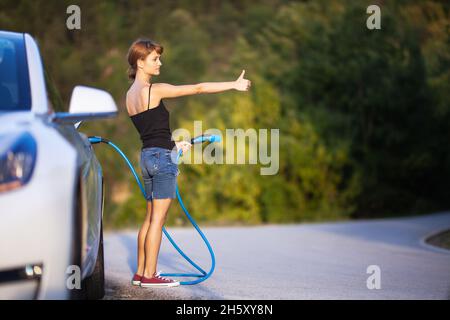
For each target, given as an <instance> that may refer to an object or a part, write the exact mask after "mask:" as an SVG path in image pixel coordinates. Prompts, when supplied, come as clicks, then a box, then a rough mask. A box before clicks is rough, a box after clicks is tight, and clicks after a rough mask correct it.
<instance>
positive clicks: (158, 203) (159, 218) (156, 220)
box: [144, 198, 172, 278]
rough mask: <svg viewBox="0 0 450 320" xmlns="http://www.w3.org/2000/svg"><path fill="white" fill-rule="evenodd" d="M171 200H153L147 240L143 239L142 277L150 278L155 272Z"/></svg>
mask: <svg viewBox="0 0 450 320" xmlns="http://www.w3.org/2000/svg"><path fill="white" fill-rule="evenodd" d="M171 201H172V199H170V198H169V199H153V212H152V216H151V219H150V227H149V229H148V233H147V238H146V239H145V268H144V277H146V278H151V277H153V274H154V273H155V272H156V265H157V262H158V254H159V248H160V246H161V237H162V228H163V226H164V223H165V222H166V217H167V211H168V210H169V207H170V203H171Z"/></svg>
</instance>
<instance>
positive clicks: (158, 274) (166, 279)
mask: <svg viewBox="0 0 450 320" xmlns="http://www.w3.org/2000/svg"><path fill="white" fill-rule="evenodd" d="M161 273H162V271H158V272H157V273H155V276H154V277H155V278H158V279H161V280H165V281H170V282H174V281H173V280H172V279H168V278H164V277H162V276H160V274H161Z"/></svg>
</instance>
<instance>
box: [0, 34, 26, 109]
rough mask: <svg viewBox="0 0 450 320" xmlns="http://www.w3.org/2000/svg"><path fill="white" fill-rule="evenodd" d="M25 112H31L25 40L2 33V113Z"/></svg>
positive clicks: (0, 63) (0, 70)
mask: <svg viewBox="0 0 450 320" xmlns="http://www.w3.org/2000/svg"><path fill="white" fill-rule="evenodd" d="M23 110H31V94H30V83H29V77H28V67H27V59H26V54H25V44H24V40H23V37H8V36H5V35H4V34H2V33H1V32H0V112H1V111H23Z"/></svg>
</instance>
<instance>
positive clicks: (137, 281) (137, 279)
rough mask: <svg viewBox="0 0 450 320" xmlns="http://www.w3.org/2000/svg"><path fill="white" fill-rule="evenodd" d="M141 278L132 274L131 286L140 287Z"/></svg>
mask: <svg viewBox="0 0 450 320" xmlns="http://www.w3.org/2000/svg"><path fill="white" fill-rule="evenodd" d="M141 280H142V276H139V275H138V274H136V273H135V274H134V276H133V279H132V280H131V284H132V285H133V286H140V285H141Z"/></svg>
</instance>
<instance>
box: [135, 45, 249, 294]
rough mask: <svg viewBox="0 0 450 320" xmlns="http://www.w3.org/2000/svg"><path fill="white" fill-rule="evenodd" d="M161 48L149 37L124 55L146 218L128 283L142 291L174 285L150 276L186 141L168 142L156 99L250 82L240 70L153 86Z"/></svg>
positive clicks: (166, 118) (153, 272)
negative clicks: (219, 78) (230, 75)
mask: <svg viewBox="0 0 450 320" xmlns="http://www.w3.org/2000/svg"><path fill="white" fill-rule="evenodd" d="M162 53H163V47H162V46H161V45H159V44H157V43H155V42H154V41H152V40H149V39H138V40H136V41H135V42H134V43H133V44H132V45H131V47H130V49H129V51H128V56H127V58H128V64H129V69H128V76H129V78H130V79H131V80H133V84H132V85H131V87H130V88H129V90H128V92H127V98H126V106H127V111H128V114H129V115H130V118H131V120H132V122H133V124H134V126H135V127H136V129H137V130H138V132H139V134H140V137H141V140H142V143H143V146H142V151H141V160H140V166H141V170H142V176H143V178H144V184H145V193H146V195H147V215H146V218H145V221H144V223H143V225H142V227H141V228H140V230H139V234H138V266H137V271H136V273H135V274H134V276H133V279H132V284H133V285H140V286H142V287H161V286H163V287H167V286H170V287H172V286H178V285H179V284H180V283H179V282H178V281H175V280H172V279H168V278H164V277H161V276H160V273H156V265H157V260H158V254H159V248H160V246H161V237H162V227H163V225H164V223H165V221H166V216H167V211H168V210H169V207H170V204H171V201H172V199H173V198H175V187H176V178H177V176H178V174H179V170H178V167H177V164H176V163H175V162H174V161H173V159H176V154H177V152H178V150H179V149H181V150H183V152H186V151H187V150H189V148H190V147H191V144H190V143H189V142H187V141H180V142H174V141H173V140H172V137H171V131H170V127H169V112H168V111H167V109H166V108H165V106H164V103H163V101H162V99H164V98H176V97H182V96H188V95H194V94H200V93H216V92H223V91H227V90H231V89H235V90H238V91H248V90H249V89H250V86H251V81H249V80H247V79H244V74H245V70H243V71H242V73H241V75H240V76H239V78H238V79H237V80H236V81H230V82H203V83H198V84H192V85H181V86H174V85H170V84H168V83H153V76H157V75H159V74H160V71H161V70H160V69H161V66H162V63H161V59H160V57H161V55H162Z"/></svg>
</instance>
